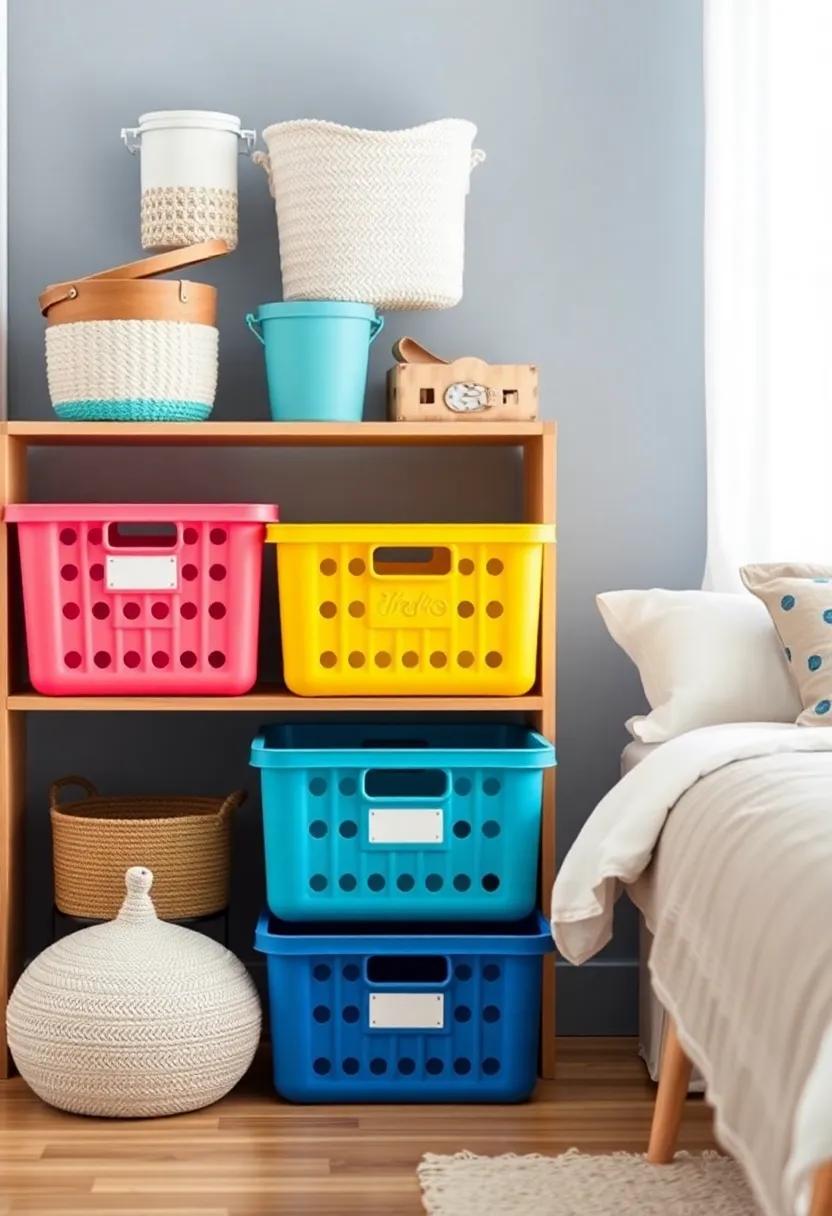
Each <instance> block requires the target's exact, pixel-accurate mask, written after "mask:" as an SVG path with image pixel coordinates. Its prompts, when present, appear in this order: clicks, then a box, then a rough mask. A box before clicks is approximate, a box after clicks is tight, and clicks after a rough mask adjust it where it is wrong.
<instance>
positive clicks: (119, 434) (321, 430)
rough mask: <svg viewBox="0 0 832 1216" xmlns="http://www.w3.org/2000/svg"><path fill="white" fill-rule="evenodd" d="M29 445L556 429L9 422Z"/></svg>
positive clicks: (372, 442)
mask: <svg viewBox="0 0 832 1216" xmlns="http://www.w3.org/2000/svg"><path fill="white" fill-rule="evenodd" d="M4 425H5V427H6V428H7V433H8V435H9V437H10V438H12V439H17V440H21V441H23V442H24V443H25V444H26V445H27V446H48V445H58V446H90V445H106V444H111V445H115V446H118V445H119V444H124V443H130V444H141V445H156V444H160V445H163V444H172V445H179V444H205V445H206V446H222V445H226V446H236V447H246V446H252V447H260V446H262V447H345V446H346V447H364V446H383V445H385V444H393V445H395V444H400V443H401V444H410V445H417V446H418V445H419V444H427V445H435V444H465V445H469V444H474V445H477V444H492V445H493V444H504V445H517V444H523V443H527V442H529V441H531V440H534V439H539V438H540V437H541V436H542V435H545V434H552V433H553V432H554V425H555V424H554V423H553V422H490V423H489V422H485V423H483V422H480V423H468V422H8V423H6V424H4Z"/></svg>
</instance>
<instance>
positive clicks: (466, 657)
mask: <svg viewBox="0 0 832 1216" xmlns="http://www.w3.org/2000/svg"><path fill="white" fill-rule="evenodd" d="M456 661H457V663H459V665H460V667H473V666H474V656H473V655H472V654H471V651H470V650H460V652H459V654H458V655H457V657H456Z"/></svg>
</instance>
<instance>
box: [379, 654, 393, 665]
mask: <svg viewBox="0 0 832 1216" xmlns="http://www.w3.org/2000/svg"><path fill="white" fill-rule="evenodd" d="M392 661H393V659H392V656H391V655H390V653H389V652H388V651H386V650H380V651H379V652H378V654H377V655H376V667H389V666H390V664H391V663H392Z"/></svg>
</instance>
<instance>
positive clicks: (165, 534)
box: [107, 520, 179, 549]
mask: <svg viewBox="0 0 832 1216" xmlns="http://www.w3.org/2000/svg"><path fill="white" fill-rule="evenodd" d="M178 535H179V532H178V529H177V527H176V524H166V523H156V522H155V521H147V522H142V521H137V522H135V523H133V522H129V523H128V522H127V521H126V520H119V521H118V522H117V523H111V524H110V525H109V527H108V528H107V544H108V546H109V547H110V548H111V549H175V548H176V542H177V539H178Z"/></svg>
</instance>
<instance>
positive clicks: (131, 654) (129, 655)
mask: <svg viewBox="0 0 832 1216" xmlns="http://www.w3.org/2000/svg"><path fill="white" fill-rule="evenodd" d="M141 661H142V656H141V655H140V654H139V652H138V650H126V651H125V652H124V666H125V667H138V666H139V664H140V663H141Z"/></svg>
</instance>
